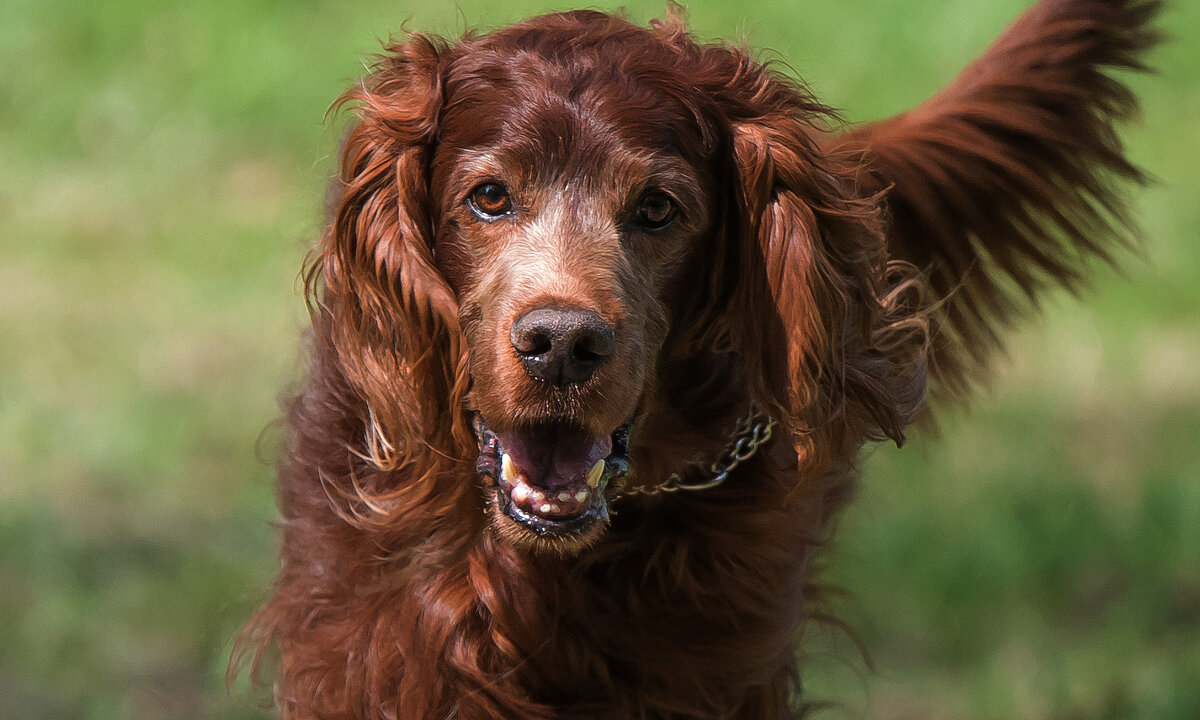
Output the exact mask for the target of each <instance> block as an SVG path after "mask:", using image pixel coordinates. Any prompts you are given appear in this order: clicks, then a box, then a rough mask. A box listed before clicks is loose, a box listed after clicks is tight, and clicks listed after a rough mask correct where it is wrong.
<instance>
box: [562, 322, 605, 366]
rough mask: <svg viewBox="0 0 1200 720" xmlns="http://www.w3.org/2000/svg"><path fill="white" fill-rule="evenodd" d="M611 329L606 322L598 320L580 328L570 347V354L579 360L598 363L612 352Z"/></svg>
mask: <svg viewBox="0 0 1200 720" xmlns="http://www.w3.org/2000/svg"><path fill="white" fill-rule="evenodd" d="M613 345H614V343H613V331H612V327H611V326H610V325H609V324H608V323H604V322H599V323H594V324H592V325H591V326H585V327H582V328H580V330H579V334H578V335H577V336H576V338H575V344H574V346H573V347H572V348H571V355H572V356H573V357H574V358H575V359H577V360H579V361H581V362H591V363H599V362H603V361H604V359H605V358H607V357H608V356H609V355H612V353H613Z"/></svg>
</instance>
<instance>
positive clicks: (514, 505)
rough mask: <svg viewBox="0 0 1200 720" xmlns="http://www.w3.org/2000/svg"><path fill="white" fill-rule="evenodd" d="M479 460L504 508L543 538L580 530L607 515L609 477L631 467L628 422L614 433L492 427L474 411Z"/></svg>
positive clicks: (479, 467) (553, 426)
mask: <svg viewBox="0 0 1200 720" xmlns="http://www.w3.org/2000/svg"><path fill="white" fill-rule="evenodd" d="M475 436H476V438H477V439H478V441H479V460H478V461H477V462H476V465H475V469H476V471H477V472H479V473H480V474H481V475H485V476H488V477H490V478H492V479H493V481H494V482H495V487H496V503H497V507H498V509H499V510H500V512H502V513H504V514H505V515H507V516H508V517H509V518H511V519H512V520H514V521H516V522H518V523H520V524H521V525H523V526H524V527H526V528H528V529H529V530H531V531H532V532H534V533H535V534H536V535H537V536H538V537H542V538H557V537H565V536H570V535H578V534H580V533H582V532H584V531H586V530H588V529H589V528H591V527H592V526H593V525H595V524H597V523H599V522H605V521H607V520H608V499H607V497H606V495H605V490H606V489H607V488H608V484H609V482H610V481H611V480H612V479H613V478H615V477H620V476H623V475H625V474H626V473H628V472H629V457H628V452H629V450H628V441H629V423H625V424H623V425H621V426H620V427H618V428H617V429H616V430H615V431H613V432H612V433H611V434H610V435H595V434H593V433H591V432H589V431H586V430H583V429H581V428H578V427H572V426H570V425H563V424H558V423H547V424H544V425H536V426H532V427H527V428H521V429H517V430H512V431H508V432H500V433H497V432H493V431H492V430H491V429H490V428H488V426H487V424H486V423H485V422H484V421H483V418H482V417H481V416H479V415H478V414H477V415H476V416H475Z"/></svg>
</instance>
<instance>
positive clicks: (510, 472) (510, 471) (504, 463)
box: [500, 453, 517, 485]
mask: <svg viewBox="0 0 1200 720" xmlns="http://www.w3.org/2000/svg"><path fill="white" fill-rule="evenodd" d="M500 473H501V474H502V475H503V476H504V479H505V480H507V481H508V482H509V483H510V484H512V485H516V484H517V466H516V465H514V464H513V461H512V458H510V457H509V456H508V453H505V454H504V455H502V456H501V458H500Z"/></svg>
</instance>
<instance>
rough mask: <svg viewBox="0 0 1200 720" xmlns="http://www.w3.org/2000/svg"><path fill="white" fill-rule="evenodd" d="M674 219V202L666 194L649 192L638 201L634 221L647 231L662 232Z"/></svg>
mask: <svg viewBox="0 0 1200 720" xmlns="http://www.w3.org/2000/svg"><path fill="white" fill-rule="evenodd" d="M674 219H675V201H673V200H672V199H671V198H670V197H669V196H667V194H666V193H661V192H657V191H651V192H648V193H646V194H645V195H643V196H642V199H641V200H639V201H638V206H637V211H636V212H635V215H634V220H635V221H636V222H637V224H638V225H641V226H642V227H643V228H645V229H647V230H662V229H663V228H665V227H666V226H668V225H670V224H671V221H672V220H674Z"/></svg>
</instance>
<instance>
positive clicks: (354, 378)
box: [307, 35, 469, 469]
mask: <svg viewBox="0 0 1200 720" xmlns="http://www.w3.org/2000/svg"><path fill="white" fill-rule="evenodd" d="M444 54H445V47H444V46H442V45H440V44H438V42H437V41H435V40H432V39H430V38H427V37H424V36H421V35H412V36H410V37H409V38H408V39H407V40H406V41H405V42H403V43H400V44H396V45H391V46H388V47H386V48H385V54H384V55H383V56H382V58H381V59H380V60H379V62H378V63H377V64H376V66H375V67H374V68H373V72H372V73H371V74H370V75H369V76H368V77H367V78H366V79H365V80H364V81H363V83H362V84H361V85H360V86H359V87H357V88H355V89H353V90H351V91H349V92H347V93H346V94H345V95H343V96H342V97H341V98H340V99H339V100H338V105H339V106H340V105H342V104H346V103H357V106H356V108H355V112H356V114H357V116H358V121H357V123H356V124H355V125H354V126H353V127H352V128H351V129H350V131H349V132H348V133H347V135H346V137H345V139H344V141H343V145H342V149H341V168H340V174H339V178H338V180H337V181H336V184H335V186H334V188H333V192H332V193H331V195H332V203H331V209H330V220H329V222H328V225H327V227H326V229H325V233H324V235H323V237H322V239H321V242H320V244H319V245H318V247H317V248H316V249H315V251H314V254H313V256H312V257H311V258H310V260H309V268H308V274H307V284H308V289H309V298H310V307H311V308H312V313H313V321H314V326H315V327H316V333H317V355H318V362H327V363H334V364H336V366H337V367H338V369H340V370H341V373H342V375H343V376H344V377H345V380H346V382H347V383H348V384H349V385H350V387H351V388H352V389H353V390H355V391H356V392H357V394H358V395H359V396H360V397H361V398H362V400H363V402H364V408H363V412H364V413H365V417H363V418H361V419H362V421H363V424H364V428H365V436H366V441H365V448H357V449H353V450H354V452H356V454H359V455H362V456H364V457H365V458H366V459H368V460H369V461H370V462H372V463H373V464H374V465H376V466H377V467H379V468H381V469H393V468H395V467H398V466H399V465H400V464H402V463H403V462H405V461H406V460H407V459H408V458H409V457H410V455H411V454H412V453H419V452H424V451H425V450H426V449H427V447H426V444H429V445H432V446H433V447H438V446H440V447H443V448H446V447H449V446H450V442H451V437H450V435H451V434H453V436H455V437H457V438H459V439H463V438H467V437H469V428H467V427H466V425H465V421H464V420H463V417H462V416H463V414H462V413H461V412H459V408H458V407H457V403H456V401H455V398H457V397H461V393H462V392H464V385H465V383H466V378H467V374H466V363H465V358H464V357H463V355H464V353H463V352H462V342H461V337H460V331H459V327H458V320H457V311H458V309H457V302H456V300H455V297H454V294H453V291H452V290H451V289H450V287H449V286H448V285H447V283H446V282H445V280H444V279H443V278H442V277H441V275H440V273H439V272H438V270H437V268H436V266H435V265H434V262H433V253H432V245H431V238H432V237H433V234H432V228H431V227H430V222H431V221H430V217H429V213H428V210H427V205H428V195H429V189H428V180H427V171H426V168H427V164H428V158H429V154H430V152H431V148H432V143H433V142H434V136H435V132H436V130H437V128H436V118H437V115H438V110H439V107H440V103H441V77H440V66H441V64H442V59H443V56H444ZM323 343H324V346H323ZM323 356H324V357H323ZM447 418H453V419H454V423H455V427H453V428H447V427H446V419H447ZM448 430H449V431H450V432H448ZM417 437H420V438H423V443H421V444H420V445H419V446H418V445H417V444H415V443H412V442H408V441H407V439H408V438H417ZM443 452H445V451H443Z"/></svg>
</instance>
